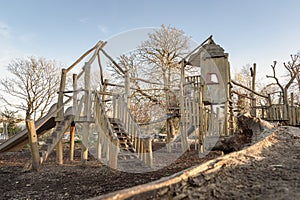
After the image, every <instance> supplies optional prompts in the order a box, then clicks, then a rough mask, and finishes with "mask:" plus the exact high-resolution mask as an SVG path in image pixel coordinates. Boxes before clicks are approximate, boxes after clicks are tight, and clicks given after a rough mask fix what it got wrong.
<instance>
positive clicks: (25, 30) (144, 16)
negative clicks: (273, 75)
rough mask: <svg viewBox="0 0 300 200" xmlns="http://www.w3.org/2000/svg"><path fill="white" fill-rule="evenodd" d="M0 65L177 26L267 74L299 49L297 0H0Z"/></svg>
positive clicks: (69, 57)
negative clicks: (211, 38) (129, 32)
mask: <svg viewBox="0 0 300 200" xmlns="http://www.w3.org/2000/svg"><path fill="white" fill-rule="evenodd" d="M0 5H1V6H0V70H1V76H0V77H2V76H4V75H5V73H4V72H5V70H6V67H5V66H6V65H7V63H8V62H9V61H10V59H12V58H15V57H20V56H24V55H35V56H41V57H45V58H48V59H55V60H57V61H59V62H62V63H63V64H65V66H68V65H70V64H71V63H72V62H73V61H75V59H77V58H78V57H79V56H80V55H81V54H82V53H84V51H86V50H87V49H89V48H90V47H91V46H93V45H94V44H95V43H96V42H97V41H98V40H106V39H107V38H110V37H111V36H113V35H116V34H118V33H120V32H122V31H126V30H130V29H135V28H141V27H159V26H160V25H161V24H165V25H171V26H174V27H177V28H179V29H182V30H184V31H185V32H186V34H187V35H188V36H191V37H192V38H193V39H194V40H196V41H198V42H199V43H200V42H202V41H203V40H205V39H206V38H207V37H208V36H209V35H211V34H212V35H213V36H214V39H215V41H216V42H217V43H219V44H220V45H221V46H223V47H224V48H225V50H226V51H227V52H228V53H229V55H230V62H231V66H232V67H233V69H234V71H236V70H237V69H238V68H240V67H241V66H243V65H246V64H252V63H253V62H256V63H257V67H258V73H259V74H260V75H261V76H262V75H265V74H266V73H270V70H269V69H270V67H269V66H270V64H272V62H273V60H278V61H279V62H282V61H286V60H288V59H289V55H290V54H292V53H297V52H298V51H299V50H300V26H299V19H300V16H299V8H300V1H297V0H286V1H283V0H281V1H279V0H252V1H242V0H227V1H225V0H223V1H221V0H211V1H203V0H186V1H179V0H148V1H142V0H123V1H122V0H120V1H116V0H112V1H109V0H106V1H101V0H85V1H84V0H82V1H79V0H44V1H42V0H0Z"/></svg>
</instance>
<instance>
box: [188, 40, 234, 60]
mask: <svg viewBox="0 0 300 200" xmlns="http://www.w3.org/2000/svg"><path fill="white" fill-rule="evenodd" d="M203 52H204V56H203V57H204V58H205V59H206V58H219V57H227V55H228V54H227V53H225V51H224V49H223V48H222V47H221V46H220V45H218V44H216V43H215V41H214V40H213V38H212V35H211V36H210V37H209V38H207V39H206V40H205V41H204V42H203V43H202V44H201V45H199V46H198V47H197V48H195V49H194V50H193V51H191V53H190V54H188V55H187V56H186V57H185V58H184V60H185V62H186V63H187V64H189V65H193V66H197V65H199V63H200V59H203V58H200V55H201V53H203Z"/></svg>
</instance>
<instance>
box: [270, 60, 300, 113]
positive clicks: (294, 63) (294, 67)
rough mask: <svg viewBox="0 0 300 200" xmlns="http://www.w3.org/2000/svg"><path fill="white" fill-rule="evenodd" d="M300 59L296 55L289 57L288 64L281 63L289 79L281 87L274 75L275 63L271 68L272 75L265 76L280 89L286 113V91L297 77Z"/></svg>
mask: <svg viewBox="0 0 300 200" xmlns="http://www.w3.org/2000/svg"><path fill="white" fill-rule="evenodd" d="M299 59H300V57H299V56H298V55H291V61H289V62H288V63H283V65H284V67H285V69H286V70H287V71H288V73H289V75H290V79H289V80H288V82H287V83H286V84H285V85H283V84H282V83H280V81H279V78H278V76H277V75H276V64H277V62H276V61H274V63H273V65H271V67H272V71H273V75H271V76H269V75H267V78H273V79H274V80H275V82H276V84H277V85H278V87H279V88H280V90H281V92H282V96H283V104H284V105H285V109H286V111H287V110H288V106H289V105H288V89H289V88H290V86H291V85H292V83H293V82H294V81H295V79H296V77H297V76H298V75H299V70H300V63H299Z"/></svg>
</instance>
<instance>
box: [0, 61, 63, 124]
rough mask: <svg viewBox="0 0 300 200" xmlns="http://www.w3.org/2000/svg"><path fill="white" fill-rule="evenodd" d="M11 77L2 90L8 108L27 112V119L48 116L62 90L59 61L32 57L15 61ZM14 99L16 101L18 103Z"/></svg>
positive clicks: (10, 67)
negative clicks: (47, 113) (60, 87)
mask: <svg viewBox="0 0 300 200" xmlns="http://www.w3.org/2000/svg"><path fill="white" fill-rule="evenodd" d="M7 69H8V71H9V72H10V73H11V74H12V76H11V77H7V78H6V79H2V80H1V82H0V85H1V90H2V91H3V92H5V93H6V94H7V95H8V96H7V95H2V96H1V100H3V101H4V102H5V103H6V104H7V105H9V106H11V107H14V108H16V109H18V110H21V111H25V113H26V119H30V118H33V119H34V120H37V119H39V118H41V117H42V116H44V115H45V113H46V112H47V109H48V108H49V105H50V104H51V103H53V100H54V98H55V96H56V92H57V91H58V85H59V73H60V70H59V67H58V64H57V63H56V62H55V61H51V60H46V59H44V58H34V57H29V58H25V59H15V60H13V61H12V62H11V63H10V64H9V65H8V68H7ZM11 97H13V98H16V100H15V101H12V100H11Z"/></svg>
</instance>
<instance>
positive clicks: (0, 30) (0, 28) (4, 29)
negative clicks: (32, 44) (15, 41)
mask: <svg viewBox="0 0 300 200" xmlns="http://www.w3.org/2000/svg"><path fill="white" fill-rule="evenodd" d="M10 34H11V28H10V27H9V26H8V25H7V24H6V23H4V22H1V21H0V36H2V37H5V38H9V37H10Z"/></svg>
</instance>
